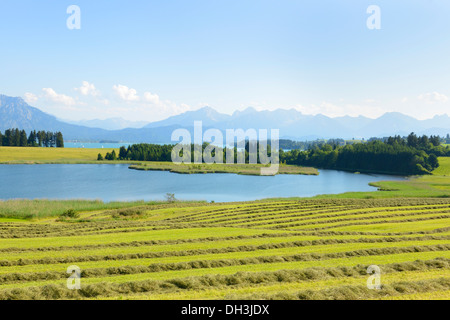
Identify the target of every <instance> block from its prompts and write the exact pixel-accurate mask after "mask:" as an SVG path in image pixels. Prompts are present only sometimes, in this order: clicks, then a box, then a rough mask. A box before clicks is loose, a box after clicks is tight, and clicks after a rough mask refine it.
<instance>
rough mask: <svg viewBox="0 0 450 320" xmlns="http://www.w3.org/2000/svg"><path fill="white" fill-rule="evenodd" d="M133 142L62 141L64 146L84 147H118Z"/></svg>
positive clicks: (126, 145)
mask: <svg viewBox="0 0 450 320" xmlns="http://www.w3.org/2000/svg"><path fill="white" fill-rule="evenodd" d="M132 144H133V143H129V142H117V143H111V142H107V143H101V142H64V148H86V149H102V148H105V149H119V148H120V147H122V146H124V147H125V148H128V146H129V145H132Z"/></svg>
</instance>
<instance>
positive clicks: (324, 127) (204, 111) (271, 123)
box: [0, 95, 450, 143]
mask: <svg viewBox="0 0 450 320" xmlns="http://www.w3.org/2000/svg"><path fill="white" fill-rule="evenodd" d="M95 121H102V120H92V121H91V122H90V125H93V124H94V123H95ZM118 121H119V122H120V120H118ZM194 121H202V123H203V128H204V130H206V129H208V128H217V129H219V130H222V131H223V132H225V130H226V129H239V128H241V129H244V130H247V129H251V128H253V129H280V138H288V139H293V140H315V139H320V138H326V139H327V138H345V139H351V138H370V137H385V136H389V135H397V134H398V135H402V136H404V135H408V134H409V133H411V132H415V133H417V134H419V135H421V134H427V135H430V134H433V135H440V136H445V135H447V134H448V133H450V117H449V116H448V115H439V116H435V117H434V118H433V119H428V120H417V119H415V118H413V117H410V116H406V115H404V114H401V113H397V112H390V113H386V114H384V115H382V116H381V117H379V118H377V119H370V118H366V117H363V116H359V117H350V116H345V117H337V118H330V117H327V116H324V115H321V114H319V115H314V116H313V115H304V114H302V113H301V112H299V111H297V110H295V109H290V110H285V109H277V110H274V111H268V110H265V111H257V110H255V109H254V108H251V107H250V108H247V109H245V110H243V111H236V112H234V113H233V114H232V115H227V114H222V113H220V112H217V111H216V110H214V109H213V108H211V107H204V108H201V109H199V110H195V111H188V112H185V113H182V114H179V115H176V116H173V117H169V118H167V119H165V120H161V121H157V122H152V123H149V124H147V125H145V126H144V127H142V128H125V129H120V130H113V129H110V130H106V129H104V128H103V129H101V128H94V127H90V126H85V125H79V124H81V123H82V122H81V123H80V122H78V123H76V124H71V123H67V122H64V121H61V120H58V119H57V118H56V117H54V116H52V115H49V114H47V113H44V112H42V111H40V110H39V109H37V108H34V107H32V106H29V105H28V104H27V103H26V102H25V101H24V100H23V99H22V98H13V97H8V96H4V95H0V130H1V131H4V130H6V129H9V128H16V127H17V128H20V129H25V130H27V131H29V130H51V131H61V132H62V133H63V135H64V138H65V139H66V140H83V141H98V140H113V141H127V142H149V143H171V142H172V141H171V134H172V132H173V131H174V130H175V129H178V128H180V127H182V128H186V129H188V130H189V131H191V132H192V130H193V125H194ZM88 122H89V121H88Z"/></svg>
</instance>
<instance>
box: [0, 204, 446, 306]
mask: <svg viewBox="0 0 450 320" xmlns="http://www.w3.org/2000/svg"><path fill="white" fill-rule="evenodd" d="M4 204H5V203H0V208H1V207H2V206H3V205H4ZM67 204H68V203H64V204H61V209H62V208H63V207H64V208H65V206H66V205H67ZM72 204H73V205H76V204H77V203H72ZM78 205H79V206H78V207H77V211H78V212H79V214H80V216H79V217H78V218H75V219H66V220H61V219H59V218H58V217H55V216H53V214H39V211H40V210H44V211H45V210H47V209H46V206H45V205H42V206H41V207H39V206H36V208H35V210H36V211H37V212H36V218H35V219H34V220H11V219H6V218H3V219H2V218H0V238H1V241H0V299H189V300H193V299H402V298H403V299H422V298H427V299H433V298H439V299H449V298H450V295H449V292H450V199H428V198H420V199H416V198H411V199H373V200H371V199H334V200H329V199H303V200H277V201H271V200H266V201H256V202H244V203H227V204H207V203H195V204H194V203H191V204H188V203H174V204H161V203H155V204H148V203H146V204H143V203H134V204H130V206H131V207H123V204H121V203H116V204H110V205H109V206H108V207H103V208H102V207H101V206H99V205H98V204H95V203H91V204H88V203H85V204H80V203H78ZM120 207H122V208H120ZM37 217H42V218H37ZM372 264H376V265H378V266H379V267H380V268H381V271H382V274H381V283H382V289H381V290H371V289H368V288H367V286H366V282H367V278H368V276H369V275H368V274H367V273H366V270H367V267H368V266H369V265H372ZM71 265H76V266H78V267H79V268H80V269H81V270H82V274H81V290H69V289H67V287H66V281H67V277H68V274H67V273H66V269H67V267H69V266H71Z"/></svg>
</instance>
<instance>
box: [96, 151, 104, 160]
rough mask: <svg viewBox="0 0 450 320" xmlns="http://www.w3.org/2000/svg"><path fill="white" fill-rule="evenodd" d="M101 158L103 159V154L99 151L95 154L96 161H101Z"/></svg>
mask: <svg viewBox="0 0 450 320" xmlns="http://www.w3.org/2000/svg"><path fill="white" fill-rule="evenodd" d="M102 160H103V156H102V154H101V153H99V154H98V156H97V161H102Z"/></svg>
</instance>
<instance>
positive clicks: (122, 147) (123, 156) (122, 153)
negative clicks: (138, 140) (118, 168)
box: [119, 146, 127, 160]
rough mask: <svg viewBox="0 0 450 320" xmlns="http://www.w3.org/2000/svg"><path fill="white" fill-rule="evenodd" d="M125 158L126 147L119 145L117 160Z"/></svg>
mask: <svg viewBox="0 0 450 320" xmlns="http://www.w3.org/2000/svg"><path fill="white" fill-rule="evenodd" d="M126 158H127V149H125V147H124V146H121V147H120V150H119V160H125V159H126Z"/></svg>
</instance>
